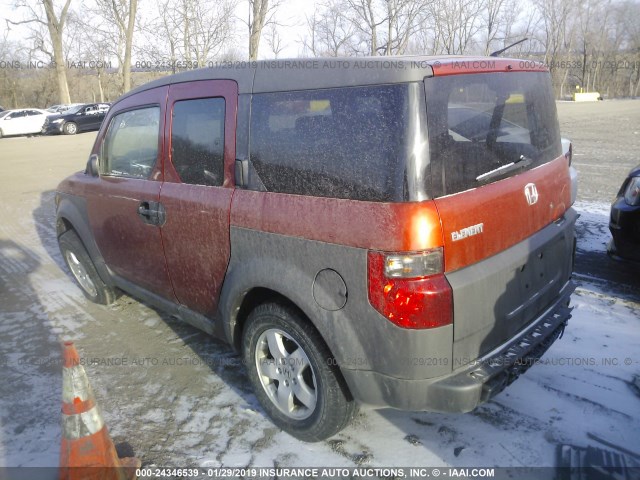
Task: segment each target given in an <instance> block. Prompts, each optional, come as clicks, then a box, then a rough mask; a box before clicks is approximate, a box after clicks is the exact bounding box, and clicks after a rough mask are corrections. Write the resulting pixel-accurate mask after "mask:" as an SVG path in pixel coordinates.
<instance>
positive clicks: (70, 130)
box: [62, 122, 78, 135]
mask: <svg viewBox="0 0 640 480" xmlns="http://www.w3.org/2000/svg"><path fill="white" fill-rule="evenodd" d="M62 130H63V131H64V134H65V135H75V134H76V133H78V125H76V124H75V123H73V122H67V123H65V124H64V127H62Z"/></svg>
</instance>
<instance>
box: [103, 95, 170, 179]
mask: <svg viewBox="0 0 640 480" xmlns="http://www.w3.org/2000/svg"><path fill="white" fill-rule="evenodd" d="M159 128H160V108H159V107H146V108H140V109H138V110H129V111H127V112H123V113H120V114H118V115H116V116H114V117H113V118H112V119H111V124H110V125H109V130H108V131H107V134H106V136H105V139H104V142H103V144H102V155H101V158H100V173H102V174H103V175H116V176H123V177H133V178H148V177H149V175H150V174H151V170H153V167H154V165H155V164H156V160H157V158H158V135H159Z"/></svg>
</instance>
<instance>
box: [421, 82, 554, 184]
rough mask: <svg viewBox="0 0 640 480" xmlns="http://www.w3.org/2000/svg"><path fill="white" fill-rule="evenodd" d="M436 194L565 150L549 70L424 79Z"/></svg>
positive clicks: (525, 166) (495, 177) (495, 176)
mask: <svg viewBox="0 0 640 480" xmlns="http://www.w3.org/2000/svg"><path fill="white" fill-rule="evenodd" d="M425 89H426V97H427V123H428V128H429V144H430V150H431V162H432V168H433V169H436V171H435V172H433V173H435V175H433V178H436V179H438V180H439V181H440V179H442V180H441V181H442V183H441V184H440V183H439V182H437V183H438V185H434V190H435V192H434V194H436V195H450V194H452V193H457V192H461V191H463V190H468V189H471V188H475V187H479V186H481V185H484V184H486V183H490V182H493V181H496V180H500V179H502V178H506V177H508V176H511V175H515V174H517V173H520V172H522V171H523V170H526V169H529V168H534V167H535V166H538V165H541V164H543V163H545V162H548V161H551V160H553V159H555V158H557V157H558V156H560V154H561V146H560V135H559V128H558V121H557V117H556V107H555V101H554V99H553V95H552V92H553V90H552V88H551V84H550V78H549V75H548V74H546V73H538V72H535V73H532V72H514V73H484V74H472V75H451V76H445V77H435V78H429V79H426V80H425Z"/></svg>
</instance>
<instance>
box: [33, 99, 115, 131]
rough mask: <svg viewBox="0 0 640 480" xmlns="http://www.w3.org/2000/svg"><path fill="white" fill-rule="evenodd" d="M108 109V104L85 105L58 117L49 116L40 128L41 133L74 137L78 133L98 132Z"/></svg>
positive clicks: (73, 108)
mask: <svg viewBox="0 0 640 480" xmlns="http://www.w3.org/2000/svg"><path fill="white" fill-rule="evenodd" d="M109 107H110V105H109V104H108V103H85V104H81V105H77V106H75V107H72V108H70V109H69V110H67V111H66V112H64V113H62V114H60V115H51V116H49V118H47V120H46V121H45V123H44V125H43V126H42V133H43V134H45V135H46V134H54V133H64V134H65V135H75V134H76V133H78V132H87V131H89V130H99V129H100V125H102V120H104V117H105V115H106V113H107V112H108V111H109Z"/></svg>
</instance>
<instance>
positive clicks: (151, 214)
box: [138, 201, 167, 227]
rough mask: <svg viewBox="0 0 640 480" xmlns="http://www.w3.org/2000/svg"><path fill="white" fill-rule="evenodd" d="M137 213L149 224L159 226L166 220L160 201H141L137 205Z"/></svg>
mask: <svg viewBox="0 0 640 480" xmlns="http://www.w3.org/2000/svg"><path fill="white" fill-rule="evenodd" d="M138 215H140V217H141V218H142V221H143V222H144V223H146V224H149V225H157V226H159V227H161V226H162V225H164V223H165V222H166V221H167V214H166V211H165V209H164V206H163V205H162V204H161V203H160V202H148V201H143V202H140V205H138Z"/></svg>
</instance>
